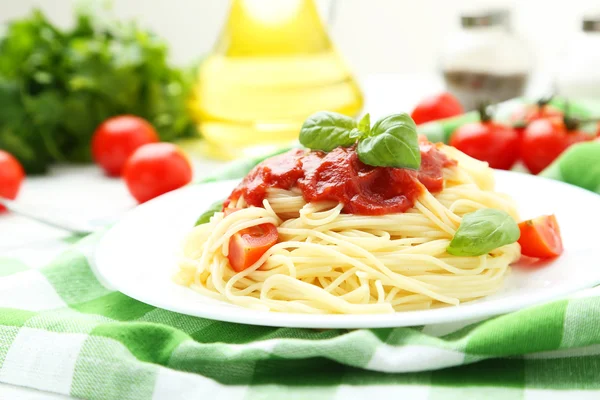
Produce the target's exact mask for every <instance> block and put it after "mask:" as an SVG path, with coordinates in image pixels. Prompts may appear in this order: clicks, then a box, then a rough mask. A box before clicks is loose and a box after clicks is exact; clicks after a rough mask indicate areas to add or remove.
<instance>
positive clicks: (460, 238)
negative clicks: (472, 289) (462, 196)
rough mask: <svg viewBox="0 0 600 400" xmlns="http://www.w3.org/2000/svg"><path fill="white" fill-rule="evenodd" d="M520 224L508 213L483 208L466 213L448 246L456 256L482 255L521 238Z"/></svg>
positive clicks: (450, 251)
mask: <svg viewBox="0 0 600 400" xmlns="http://www.w3.org/2000/svg"><path fill="white" fill-rule="evenodd" d="M520 234H521V233H520V231H519V226H518V225H517V223H516V222H515V220H514V219H513V218H512V217H511V216H510V215H508V213H506V212H504V211H501V210H496V209H493V208H482V209H480V210H477V211H475V212H472V213H469V214H466V215H465V216H464V217H463V219H462V222H461V224H460V226H459V228H458V230H457V231H456V234H455V235H454V238H453V239H452V241H451V242H450V246H448V249H447V251H448V253H450V254H452V255H455V256H467V257H472V256H480V255H482V254H487V253H489V252H490V251H492V250H494V249H497V248H498V247H501V246H504V245H507V244H511V243H514V242H516V241H517V240H519V236H520Z"/></svg>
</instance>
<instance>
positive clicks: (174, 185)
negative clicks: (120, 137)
mask: <svg viewBox="0 0 600 400" xmlns="http://www.w3.org/2000/svg"><path fill="white" fill-rule="evenodd" d="M123 177H124V178H125V183H126V184H127V188H128V189H129V192H130V193H131V194H132V196H133V197H135V199H136V200H137V201H138V202H140V203H144V202H146V201H148V200H150V199H153V198H155V197H157V196H160V195H161V194H163V193H167V192H170V191H171V190H175V189H179V188H180V187H182V186H184V185H186V184H188V183H189V182H190V181H191V180H192V166H191V165H190V162H189V161H188V159H187V157H186V156H185V154H184V153H183V152H182V151H181V150H180V149H179V148H178V147H177V146H175V145H174V144H171V143H150V144H146V145H144V146H142V147H140V148H139V149H137V150H136V151H135V153H133V154H132V156H131V157H130V158H129V160H127V163H126V164H125V168H124V170H123Z"/></svg>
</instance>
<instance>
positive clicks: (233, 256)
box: [227, 224, 279, 272]
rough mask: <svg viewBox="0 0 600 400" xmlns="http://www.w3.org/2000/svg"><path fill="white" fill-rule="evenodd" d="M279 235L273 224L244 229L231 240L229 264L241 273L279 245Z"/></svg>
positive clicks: (228, 256)
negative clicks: (276, 244)
mask: <svg viewBox="0 0 600 400" xmlns="http://www.w3.org/2000/svg"><path fill="white" fill-rule="evenodd" d="M278 238H279V234H278V232H277V227H276V226H275V225H273V224H262V225H257V226H252V227H250V228H247V229H242V230H241V231H239V232H237V233H236V234H235V235H233V236H232V237H231V239H229V254H228V255H227V258H228V259H229V264H230V265H231V268H233V269H234V271H236V272H241V271H243V270H245V269H246V268H248V267H250V266H251V265H253V264H254V263H256V262H257V261H258V260H259V259H260V258H261V257H262V255H263V254H265V253H266V252H267V250H269V249H270V248H271V247H273V246H274V245H275V243H277V239H278Z"/></svg>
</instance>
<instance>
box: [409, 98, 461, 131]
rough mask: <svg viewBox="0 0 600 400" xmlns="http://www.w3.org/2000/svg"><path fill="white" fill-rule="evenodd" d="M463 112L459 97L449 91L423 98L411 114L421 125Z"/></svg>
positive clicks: (416, 122)
mask: <svg viewBox="0 0 600 400" xmlns="http://www.w3.org/2000/svg"><path fill="white" fill-rule="evenodd" d="M462 113H464V110H463V107H462V105H461V104H460V102H459V101H458V99H457V98H456V97H454V96H453V95H451V94H450V93H448V92H443V93H440V94H436V95H433V96H429V97H426V98H424V99H423V100H421V102H420V103H419V104H417V106H416V107H415V109H414V110H413V112H412V114H411V115H410V116H411V118H412V119H413V120H414V121H415V124H417V125H420V124H423V123H425V122H429V121H436V120H438V119H444V118H450V117H454V116H456V115H460V114H462Z"/></svg>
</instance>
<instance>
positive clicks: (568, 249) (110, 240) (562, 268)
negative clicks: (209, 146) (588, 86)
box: [96, 171, 600, 328]
mask: <svg viewBox="0 0 600 400" xmlns="http://www.w3.org/2000/svg"><path fill="white" fill-rule="evenodd" d="M496 181H497V189H498V190H499V191H502V192H505V193H508V194H510V195H511V196H512V197H513V198H514V199H515V200H516V201H517V203H518V204H519V211H520V212H521V216H522V217H523V218H530V217H535V216H538V215H541V214H552V213H554V214H556V216H557V218H558V220H559V224H560V226H561V230H562V235H563V241H564V246H565V252H564V254H563V255H562V256H561V257H559V258H558V259H556V260H554V261H551V262H548V263H547V264H546V265H544V266H543V267H538V268H531V267H529V268H526V267H520V266H519V265H518V264H517V265H516V266H515V267H514V268H513V273H512V274H510V275H509V277H508V278H507V280H506V283H505V288H504V290H503V291H501V292H500V293H496V294H494V295H492V296H489V297H487V298H484V299H480V300H477V301H473V302H470V303H464V304H461V305H459V306H456V307H447V308H440V309H435V310H426V311H409V312H397V313H394V314H379V315H308V314H287V313H276V312H266V311H255V310H250V309H246V308H242V307H239V306H235V305H232V304H228V303H225V302H221V301H218V300H214V299H211V298H208V297H205V296H203V295H201V294H199V293H197V292H194V291H192V290H191V289H188V288H185V287H181V286H179V285H176V284H175V283H173V281H172V276H173V274H174V273H175V272H176V271H177V265H176V260H177V259H176V252H177V250H178V248H179V246H180V244H181V241H182V239H183V237H184V236H185V235H186V233H187V232H189V230H190V229H192V227H193V225H194V222H195V221H196V219H197V217H198V216H199V215H200V214H201V213H202V212H204V211H205V210H206V209H207V208H208V206H209V205H210V204H211V203H213V202H214V201H217V200H219V199H222V198H225V197H227V196H228V195H229V193H230V192H231V190H232V189H233V187H234V186H235V185H236V184H237V181H225V182H219V183H208V184H204V185H191V186H188V187H186V188H183V189H180V190H177V191H174V192H171V193H167V194H166V195H163V196H161V197H159V198H156V199H154V200H152V201H150V202H148V203H145V204H143V205H141V206H139V207H137V208H135V209H134V210H132V211H131V212H130V213H129V214H128V215H127V216H125V218H123V220H121V221H120V222H119V223H118V224H116V225H115V226H114V227H113V228H112V229H110V231H109V232H108V233H107V234H106V235H105V236H104V237H103V239H102V240H101V243H100V244H99V247H98V249H97V252H96V269H97V272H98V273H99V274H100V277H101V278H102V279H103V280H104V281H105V282H107V283H108V284H109V285H110V286H112V287H113V288H115V289H116V290H119V291H121V292H123V293H124V294H126V295H128V296H130V297H133V298H134V299H137V300H140V301H142V302H144V303H148V304H151V305H153V306H156V307H161V308H164V309H167V310H171V311H175V312H179V313H182V314H188V315H194V316H198V317H204V318H210V319H214V320H221V321H229V322H238V323H244V324H252V325H268V326H279V327H304V328H377V327H395V326H415V325H426V324H434V323H444V322H452V321H461V320H470V319H476V318H481V317H487V316H493V315H498V314H503V313H506V312H510V311H515V310H519V309H521V308H524V307H527V306H530V305H533V304H537V303H541V302H545V301H548V300H552V299H555V298H560V297H562V296H565V295H567V294H569V293H572V292H575V291H577V290H580V289H584V288H588V287H592V286H595V285H597V284H600V249H599V246H598V227H600V196H598V195H596V194H594V193H591V192H587V191H585V190H583V189H579V188H577V187H574V186H571V185H567V184H564V183H561V182H556V181H552V180H548V179H543V178H537V177H534V176H530V175H525V174H520V173H514V172H504V171H496Z"/></svg>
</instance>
